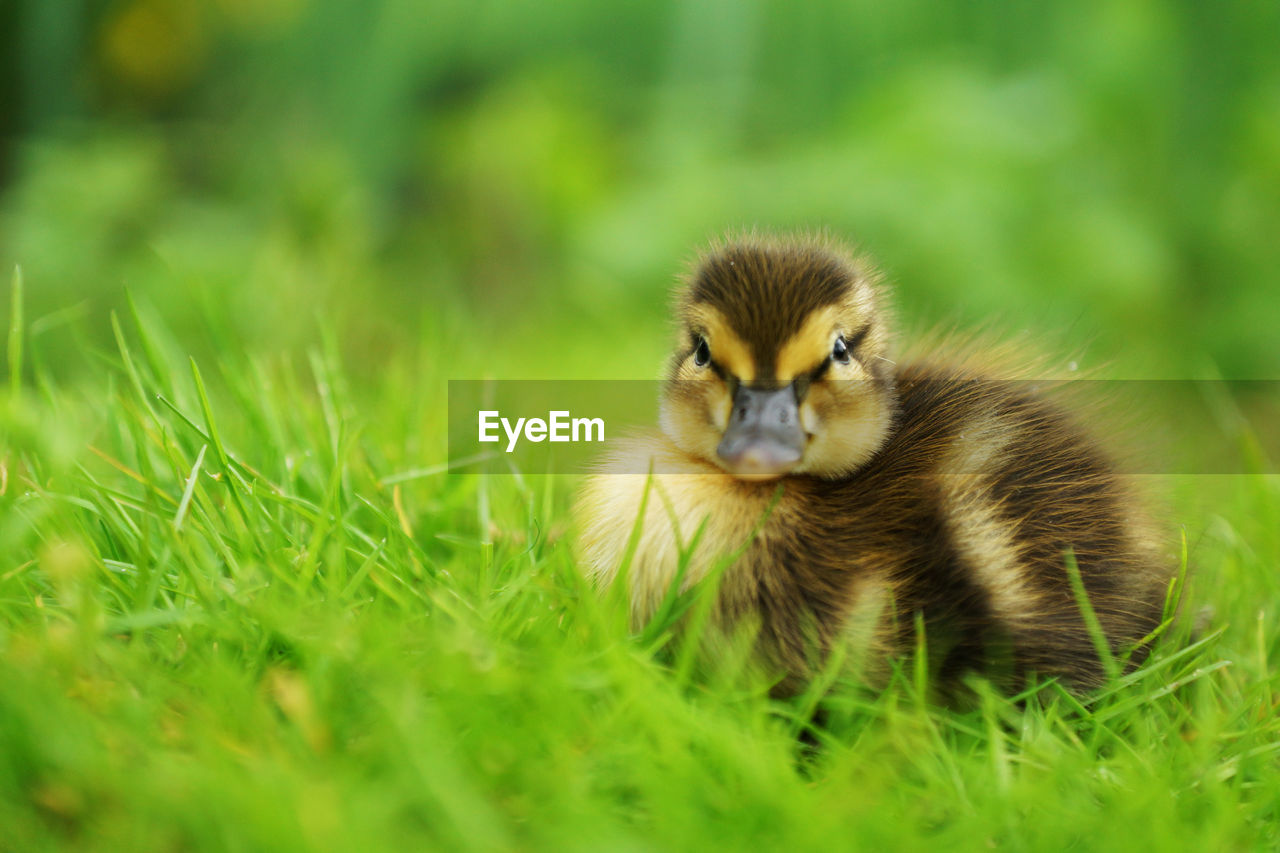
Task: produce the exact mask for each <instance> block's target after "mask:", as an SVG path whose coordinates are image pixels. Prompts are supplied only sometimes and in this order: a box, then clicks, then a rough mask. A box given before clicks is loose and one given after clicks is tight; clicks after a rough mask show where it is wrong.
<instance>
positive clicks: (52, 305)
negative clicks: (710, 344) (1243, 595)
mask: <svg viewBox="0 0 1280 853" xmlns="http://www.w3.org/2000/svg"><path fill="white" fill-rule="evenodd" d="M5 14H6V15H7V16H8V18H9V20H10V21H11V22H12V23H11V25H10V26H6V27H4V28H3V33H4V35H0V38H2V39H4V40H5V41H4V43H3V44H2V45H0V55H2V56H4V57H5V62H6V63H7V65H8V70H7V72H6V74H5V79H6V82H5V88H6V90H7V92H8V97H7V98H6V100H5V102H4V106H3V108H2V109H3V116H2V118H0V127H4V128H7V129H8V130H9V133H8V135H7V138H6V139H5V142H4V146H5V147H4V149H3V161H2V162H3V169H2V171H3V174H4V175H5V177H6V181H5V185H4V188H3V195H2V196H0V261H3V262H4V263H5V264H11V263H13V262H21V263H22V264H23V265H24V266H25V267H26V268H27V270H28V280H29V281H30V282H31V288H30V289H31V294H32V302H33V308H32V312H33V316H36V317H40V316H43V315H44V314H47V313H48V312H52V311H55V310H59V309H67V308H68V307H71V306H77V305H83V306H84V307H83V309H82V310H81V311H80V312H79V314H78V315H77V316H79V317H80V318H81V319H79V320H77V321H76V322H78V323H80V324H82V325H83V326H85V327H87V328H88V330H89V331H90V333H91V334H97V335H99V336H103V333H104V326H103V323H102V319H101V318H102V317H103V316H105V315H104V313H103V311H102V309H103V308H105V307H108V306H118V304H119V302H120V291H121V288H122V287H124V286H126V285H127V286H128V287H130V288H132V289H133V290H134V291H135V292H136V293H139V294H140V295H143V296H145V297H146V299H148V300H150V301H153V302H155V303H156V304H157V305H158V306H159V307H161V308H162V309H163V311H164V312H165V314H166V316H167V317H169V318H170V319H171V321H172V322H174V323H175V324H177V326H178V328H179V329H180V330H182V331H185V330H186V325H184V324H185V323H188V322H190V323H191V324H192V325H193V326H194V325H196V324H195V319H194V318H195V317H197V316H199V315H200V313H201V311H200V310H198V309H197V308H196V307H195V306H196V305H197V304H198V303H200V302H201V301H202V300H203V302H205V303H216V304H217V305H218V306H219V308H220V310H223V311H225V312H227V313H228V314H229V315H230V316H231V317H232V318H233V319H234V322H235V325H236V328H237V330H238V331H239V333H241V334H242V335H243V336H244V338H245V340H246V341H252V342H256V343H258V344H261V345H266V346H277V345H279V344H280V343H281V342H283V341H288V340H296V339H298V338H301V337H305V336H306V335H307V334H309V333H310V330H311V329H312V328H313V325H314V324H313V322H312V321H313V315H314V314H317V313H318V314H321V315H326V314H327V315H338V314H343V315H345V316H348V317H351V318H352V326H353V327H355V328H351V329H349V330H348V334H349V335H350V336H351V339H352V340H353V342H358V343H359V344H360V345H357V344H356V343H353V348H354V349H356V350H361V352H360V358H361V359H371V360H376V359H378V358H379V352H378V350H379V346H378V344H379V342H385V341H386V340H388V337H387V336H388V335H390V336H392V338H395V339H409V338H412V337H413V336H414V335H416V334H418V332H419V331H420V330H419V328H418V322H417V319H418V317H420V316H421V315H433V316H438V315H439V314H440V312H441V311H442V310H452V308H453V307H454V306H457V307H458V309H459V310H460V311H461V312H462V313H461V315H460V317H463V318H466V319H465V321H464V322H466V323H467V324H468V325H469V326H470V327H471V328H472V329H474V333H473V334H474V336H476V337H479V336H482V335H489V336H492V335H495V334H499V335H503V336H504V337H505V336H512V337H515V338H518V339H521V340H525V341H528V339H529V338H530V337H532V338H535V340H533V341H529V346H531V347H532V348H533V350H534V352H533V354H532V356H531V357H530V358H528V359H524V360H523V363H522V365H521V370H522V371H528V372H533V373H537V374H539V375H547V374H550V373H552V372H553V371H551V370H550V369H546V368H543V366H542V364H541V362H542V361H543V359H540V358H539V357H538V355H539V354H543V355H549V354H555V353H558V352H559V346H558V344H559V342H558V341H557V345H555V346H550V345H547V343H546V341H545V340H537V338H561V337H563V336H560V335H557V334H552V332H554V331H556V330H558V329H560V328H568V327H570V326H572V327H573V328H574V329H575V332H576V333H578V334H577V336H578V337H581V336H582V335H581V330H582V328H583V327H584V326H585V327H586V328H587V329H592V328H593V327H594V328H597V329H598V330H599V331H600V333H601V334H600V338H601V339H604V338H610V339H611V340H612V345H611V349H612V353H613V356H612V357H610V358H609V359H607V370H608V371H613V372H614V373H620V374H621V375H626V376H649V375H652V372H653V371H654V370H656V368H657V362H656V360H655V353H656V350H655V348H654V347H653V346H652V345H650V344H649V343H648V340H645V339H646V338H652V337H653V336H652V335H648V334H646V335H637V334H634V333H633V331H632V330H635V329H636V328H637V326H636V324H635V323H634V322H633V320H634V318H636V317H640V318H643V319H645V321H646V322H647V323H648V322H651V323H653V324H657V323H659V322H660V318H661V316H662V313H663V311H664V310H665V305H664V299H665V293H666V291H667V289H668V287H669V285H670V282H671V281H672V278H673V276H674V274H675V273H676V272H677V271H678V270H679V269H680V266H681V263H682V261H683V260H685V259H686V258H687V257H688V256H689V254H690V252H691V251H693V250H694V249H695V248H696V247H698V246H700V245H702V244H704V243H705V241H706V240H707V239H708V238H710V237H714V236H716V235H717V234H720V233H723V232H724V231H725V230H728V229H734V228H740V227H750V226H760V227H773V228H777V227H782V228H794V227H825V228H829V229H831V230H832V231H833V232H835V233H836V234H838V235H841V236H844V237H848V238H851V239H854V240H856V241H858V242H859V243H860V244H861V245H862V246H863V247H864V248H866V249H867V250H868V251H870V252H871V253H872V254H873V255H874V256H876V257H877V258H879V259H880V260H881V261H882V263H883V264H884V266H885V267H886V268H887V270H888V272H889V273H890V275H891V276H892V278H893V279H895V280H896V281H898V282H899V284H900V288H901V303H902V307H903V311H904V313H905V315H906V316H907V318H908V319H909V320H912V321H915V322H917V323H919V324H922V325H931V324H935V323H952V322H956V323H960V324H969V323H973V322H975V321H983V322H989V323H991V324H993V325H994V326H995V327H996V328H1006V329H1018V328H1022V327H1027V328H1031V329H1034V330H1036V331H1037V333H1040V332H1042V331H1045V330H1047V331H1050V332H1053V333H1058V334H1059V335H1060V337H1061V339H1062V340H1066V341H1071V342H1073V343H1076V344H1079V343H1080V342H1082V341H1083V342H1086V343H1087V344H1088V345H1089V347H1090V353H1089V354H1090V356H1092V357H1094V360H1095V361H1115V360H1119V361H1120V363H1121V364H1122V366H1123V370H1124V372H1125V373H1126V375H1146V376H1197V377H1200V376H1206V375H1215V374H1218V373H1220V374H1221V375H1225V376H1228V377H1268V378H1271V377H1274V376H1275V375H1276V372H1277V367H1278V366H1280V350H1278V348H1277V346H1276V344H1275V336H1274V334H1273V332H1272V329H1273V328H1274V327H1275V325H1276V323H1277V322H1280V307H1278V303H1277V299H1276V297H1275V296H1274V293H1275V290H1276V288H1275V274H1274V271H1275V270H1276V269H1277V268H1280V241H1276V240H1275V239H1274V231H1275V228H1274V224H1275V222H1277V221H1278V220H1280V157H1278V156H1277V151H1278V150H1280V63H1276V61H1275V59H1274V46H1275V43H1276V36H1277V35H1278V34H1280V10H1278V9H1277V8H1276V6H1275V5H1274V4H1270V3H1262V2H1234V3H1225V4H1213V5H1212V6H1207V5H1205V4H1202V3H1195V2H1191V0H1181V2H1168V3H1154V2H1140V0H1126V1H1125V2H1115V0H1107V1H1106V2H1086V3H1077V2H1051V3H1043V4H1034V5H1017V6H1009V5H1008V4H1004V3H995V2H979V3H955V4H936V3H931V2H923V0H908V2H902V3H892V4H884V3H870V2H834V1H833V0H827V2H816V3H809V4H803V7H802V8H797V7H795V6H794V4H785V3H774V2H743V3H723V2H719V3H702V4H694V3H673V2H645V3H616V4H600V3H590V2H580V0H567V1H566V2H564V3H557V4H555V5H554V7H552V6H548V5H547V4H539V3H524V2H499V3H480V4H475V3H464V2H447V0H436V2H427V3H414V2H407V0H380V1H379V2H370V3H348V2H341V0H271V2H262V3H249V2H243V0H218V2H199V0H113V2H87V0H80V2H76V1H75V0H65V2H59V3H43V2H35V0H17V2H16V5H15V4H14V2H12V0H11V2H10V4H8V6H7V11H6V12H5ZM451 316H452V315H451ZM620 316H625V317H626V318H627V321H626V322H623V321H621V320H619V319H617V318H618V317H620ZM547 323H551V324H552V325H550V326H548V325H547ZM651 327H654V326H648V325H646V326H644V327H643V328H651ZM539 330H540V331H541V334H538V333H537V332H538V331H539ZM588 337H591V338H592V344H591V347H589V348H586V349H585V351H584V350H581V349H577V348H574V347H571V348H570V353H571V354H573V355H576V356H580V359H579V360H578V361H573V360H570V361H568V362H566V361H565V360H563V359H561V358H557V359H556V365H555V372H557V373H560V374H563V373H564V372H565V371H566V370H571V371H572V372H573V373H575V374H580V375H587V374H593V373H594V374H600V373H602V372H603V371H602V369H601V368H600V367H599V365H600V363H601V362H600V359H599V357H593V356H591V355H590V354H591V353H593V352H596V351H598V349H599V347H598V346H596V342H595V340H594V336H590V335H588ZM480 371H492V372H494V373H497V374H499V375H502V374H503V373H504V372H505V371H504V369H503V365H501V364H492V363H478V364H474V365H468V371H467V372H468V373H473V374H478V373H479V372H480Z"/></svg>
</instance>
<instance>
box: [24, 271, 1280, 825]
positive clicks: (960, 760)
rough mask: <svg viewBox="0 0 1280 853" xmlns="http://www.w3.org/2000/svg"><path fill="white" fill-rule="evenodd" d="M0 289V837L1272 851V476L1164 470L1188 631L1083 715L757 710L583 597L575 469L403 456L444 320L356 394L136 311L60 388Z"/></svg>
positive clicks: (1035, 702) (923, 691) (1277, 778)
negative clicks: (198, 354)
mask: <svg viewBox="0 0 1280 853" xmlns="http://www.w3.org/2000/svg"><path fill="white" fill-rule="evenodd" d="M21 296H22V294H21V290H20V287H19V286H18V284H17V283H16V279H15V285H14V289H13V306H14V310H13V312H12V316H13V317H14V318H15V319H14V320H13V323H12V328H11V330H10V333H9V349H8V351H9V357H10V360H9V364H10V376H11V380H10V381H11V388H10V394H8V395H7V397H8V399H7V402H6V403H5V404H4V408H3V409H0V413H3V419H2V421H0V423H3V433H0V435H2V436H3V439H2V443H0V465H3V468H2V469H0V475H2V479H0V554H3V558H2V560H0V849H4V850H9V849H12V850H41V849H63V848H67V847H71V848H81V847H83V848H90V849H150V850H155V849H200V850H206V849H207V850H224V849H271V850H290V849H301V850H353V849H396V850H399V849H423V848H439V849H449V850H455V849H478V850H489V849H512V848H544V849H635V850H639V849H694V848H711V847H712V846H716V847H723V846H728V847H738V848H748V847H750V848H755V849H769V848H775V849H780V848H784V847H793V846H794V847H801V848H816V849H831V848H833V847H836V848H842V847H850V846H852V847H859V848H865V849H886V848H899V849H924V848H928V849H990V848H992V847H995V848H997V849H1012V850H1021V849H1048V850H1061V849H1080V850H1109V849H1115V850H1132V849H1196V850H1216V849H1251V848H1257V847H1264V846H1275V845H1276V844H1280V822H1278V818H1280V813H1278V810H1280V773H1277V759H1278V757H1280V718H1278V717H1277V715H1276V713H1275V703H1276V701H1277V687H1278V686H1280V684H1278V682H1277V675H1276V673H1275V663H1276V661H1277V660H1278V659H1280V622H1278V621H1277V614H1276V605H1277V603H1278V602H1280V588H1278V587H1280V580H1278V578H1280V574H1278V573H1277V572H1276V566H1277V558H1278V557H1280V524H1277V523H1276V522H1277V520H1278V519H1280V488H1277V486H1278V484H1277V482H1276V480H1275V479H1274V478H1267V477H1263V476H1253V477H1246V476H1240V477H1229V478H1217V479H1211V478H1200V479H1196V478H1184V479H1183V480H1181V481H1173V480H1169V481H1168V482H1164V481H1162V482H1161V485H1162V486H1163V487H1168V488H1170V489H1173V490H1174V491H1175V492H1176V493H1177V494H1179V495H1181V497H1178V498H1176V499H1175V500H1174V503H1175V506H1176V510H1177V513H1179V514H1180V515H1181V518H1182V521H1184V522H1185V525H1186V528H1187V530H1188V532H1189V535H1190V539H1191V554H1190V566H1191V575H1190V580H1189V582H1188V586H1187V589H1186V590H1185V594H1184V599H1185V600H1184V604H1183V610H1184V613H1183V618H1181V619H1180V620H1179V621H1177V622H1176V623H1174V625H1173V626H1172V627H1170V628H1169V629H1168V630H1167V632H1166V633H1165V634H1164V635H1163V636H1162V637H1160V638H1159V640H1158V643H1157V648H1156V652H1155V654H1154V655H1153V657H1152V658H1151V659H1150V660H1149V661H1148V662H1147V663H1146V664H1145V665H1144V666H1143V667H1142V668H1141V669H1139V670H1138V671H1136V672H1134V673H1132V674H1129V675H1125V676H1120V677H1118V678H1117V679H1115V680H1114V681H1113V682H1112V684H1111V685H1110V686H1109V687H1108V688H1107V689H1105V690H1103V691H1101V692H1100V693H1099V694H1098V695H1097V696H1095V697H1092V698H1090V699H1088V700H1086V701H1077V700H1075V699H1073V698H1071V697H1070V696H1068V695H1067V694H1065V693H1063V692H1062V691H1060V690H1058V689H1056V688H1055V687H1054V686H1052V685H1048V686H1044V687H1043V688H1042V689H1041V690H1039V691H1038V692H1036V693H1034V694H1033V695H1030V696H1026V697H1015V698H1014V699H1010V698H1006V697H1002V696H999V695H996V694H995V693H993V692H991V691H990V690H987V689H985V688H984V687H983V686H982V685H981V684H977V685H976V689H977V696H978V701H977V702H975V703H974V704H973V707H972V708H970V709H968V710H963V711H959V710H948V709H945V708H941V707H937V706H936V705H934V704H933V703H932V702H930V701H928V696H927V693H928V685H927V683H925V682H926V681H927V676H926V675H925V673H927V669H926V668H925V667H923V666H919V667H913V665H912V663H911V662H910V661H907V662H903V665H902V668H901V671H900V674H899V677H898V678H896V679H895V681H894V683H893V684H892V685H891V686H890V688H889V689H888V690H886V691H884V692H882V693H868V692H865V691H862V690H859V689H858V688H857V686H856V685H852V684H848V683H845V682H843V681H841V680H840V679H835V680H834V683H833V684H832V685H831V689H830V691H829V692H822V691H812V692H811V693H810V694H808V695H806V696H802V697H800V698H798V699H796V700H794V701H791V702H778V701H773V700H770V699H769V698H767V696H766V695H765V693H764V691H763V689H761V688H759V687H756V686H753V685H751V684H750V683H746V682H743V681H742V680H741V679H735V678H733V677H718V676H714V675H697V674H695V672H694V668H693V667H690V666H687V665H685V664H686V659H685V657H683V656H681V655H674V656H673V655H672V654H671V653H670V652H671V648H670V645H669V644H668V643H667V642H666V641H667V640H668V638H669V635H668V634H667V633H665V632H660V631H657V630H650V631H647V632H642V633H641V634H639V635H632V634H631V633H629V632H628V630H627V629H626V627H625V617H624V611H623V609H622V608H623V605H622V604H621V602H618V601H614V600H612V599H609V598H605V599H598V598H597V597H596V596H595V595H594V593H592V592H591V591H590V590H589V589H588V588H586V586H585V584H584V582H583V580H582V578H581V577H580V576H579V574H578V572H577V571H576V569H575V566H574V563H573V559H572V556H571V551H570V542H571V536H572V531H571V530H570V529H568V527H567V521H566V520H567V516H568V505H569V502H570V499H571V494H572V488H573V485H574V484H573V481H572V480H571V479H569V478H559V477H546V476H543V477H532V476H526V477H518V476H492V477H479V476H477V475H473V474H468V473H466V472H446V471H444V470H442V469H441V468H440V467H433V466H434V463H436V462H438V461H440V460H441V459H442V457H443V446H442V442H443V434H444V413H443V412H441V411H439V406H441V405H442V401H443V399H444V394H443V387H444V386H443V383H444V380H445V379H446V377H447V376H448V375H449V370H448V366H447V365H448V362H447V361H446V359H445V357H444V356H445V353H446V352H451V350H449V349H448V348H447V347H446V346H445V344H444V343H443V341H444V340H445V339H444V337H442V335H443V332H441V330H440V329H431V328H428V329H425V330H424V335H423V337H422V340H423V341H424V342H423V343H422V344H421V346H420V349H419V351H418V352H416V353H414V352H397V353H396V355H395V357H394V358H392V359H389V361H388V363H387V365H385V369H383V370H382V371H381V372H380V373H378V374H377V376H376V378H374V379H369V380H360V381H356V380H355V379H354V378H353V376H352V374H351V372H350V371H348V370H347V369H346V368H344V366H343V362H342V358H341V355H340V347H338V346H337V345H336V344H335V343H334V341H335V340H337V339H338V337H339V336H337V335H325V336H321V341H322V343H321V344H320V345H319V346H317V347H316V348H315V349H314V350H312V351H310V352H308V353H307V354H306V358H305V359H296V360H293V359H289V358H284V357H281V358H275V359H266V358H258V357H249V356H245V357H237V356H233V355H229V354H227V355H223V356H221V357H219V358H217V359H213V358H210V359H206V360H204V361H200V362H198V363H197V362H195V361H189V360H188V359H187V358H186V357H185V355H184V351H185V349H184V346H183V344H182V343H181V342H180V341H178V340H176V339H175V338H174V336H173V335H172V334H171V333H170V332H168V331H167V330H166V329H165V327H164V325H163V324H162V323H159V322H156V321H155V320H154V319H148V318H150V317H151V316H152V315H151V312H150V311H149V310H148V309H147V307H146V306H145V305H138V306H135V307H134V308H133V309H132V310H131V311H130V312H128V315H127V316H121V317H113V318H112V326H113V328H114V330H115V337H116V344H117V346H116V349H115V351H114V352H112V351H102V350H99V349H95V348H93V345H90V346H89V347H87V348H86V349H85V350H84V351H83V352H82V354H81V358H82V360H83V363H82V364H80V365H79V366H78V369H77V370H76V371H74V372H73V373H72V376H73V377H75V378H73V379H59V378H58V377H56V376H54V375H51V374H50V373H49V372H48V371H47V370H46V369H45V368H43V367H41V365H42V364H45V363H46V360H45V359H42V358H40V357H39V353H34V355H35V356H36V357H34V358H26V359H24V358H23V357H22V354H23V352H24V351H25V350H27V349H28V348H32V347H37V345H38V344H39V341H38V340H35V339H29V338H26V337H24V327H23V323H22V311H21ZM209 332H210V335H211V336H212V337H213V338H214V339H218V338H219V337H225V336H227V335H229V334H230V332H229V331H228V329H226V328H220V327H219V326H218V325H217V323H216V322H215V321H213V320H211V321H210V330H209ZM234 351H235V350H234V348H233V347H226V348H224V349H223V352H224V353H232V352H234ZM291 362H292V363H291ZM299 363H301V364H305V365H306V366H305V367H302V366H300V364H299ZM24 365H26V367H24ZM24 370H25V371H27V372H26V373H24V372H23V371H24ZM1196 496H1198V497H1196ZM1206 496H1211V497H1206ZM1176 536H1177V534H1176V533H1171V546H1173V549H1174V550H1176ZM688 606H690V605H689V602H686V601H674V600H673V601H672V602H670V610H671V611H672V612H673V613H678V612H679V611H680V609H681V608H685V607H688ZM1205 608H1211V613H1210V614H1209V615H1203V614H1202V613H1201V611H1202V610H1204V609H1205ZM673 618H674V617H673ZM1197 621H1199V622H1200V623H1202V624H1200V625H1198V626H1197V625H1196V623H1197ZM819 705H820V706H821V707H823V708H824V709H825V712H826V714H825V719H826V723H825V725H824V726H822V727H821V728H813V727H812V726H810V724H809V722H808V721H809V719H810V712H811V711H812V710H813V709H814V708H815V707H816V706H819Z"/></svg>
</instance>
